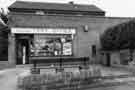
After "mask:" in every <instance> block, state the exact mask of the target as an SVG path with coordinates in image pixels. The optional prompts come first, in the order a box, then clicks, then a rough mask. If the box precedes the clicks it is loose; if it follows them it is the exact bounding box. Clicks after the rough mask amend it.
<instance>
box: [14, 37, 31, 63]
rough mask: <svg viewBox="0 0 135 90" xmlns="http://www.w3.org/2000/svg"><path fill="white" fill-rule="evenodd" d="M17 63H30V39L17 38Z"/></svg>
mask: <svg viewBox="0 0 135 90" xmlns="http://www.w3.org/2000/svg"><path fill="white" fill-rule="evenodd" d="M16 55H17V56H16V60H17V64H29V40H28V39H17V41H16Z"/></svg>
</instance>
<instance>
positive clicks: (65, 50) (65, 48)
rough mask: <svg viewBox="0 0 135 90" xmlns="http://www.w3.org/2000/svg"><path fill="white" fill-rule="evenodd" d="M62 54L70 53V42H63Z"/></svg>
mask: <svg viewBox="0 0 135 90" xmlns="http://www.w3.org/2000/svg"><path fill="white" fill-rule="evenodd" d="M63 55H72V44H71V43H70V42H68V43H64V44H63Z"/></svg>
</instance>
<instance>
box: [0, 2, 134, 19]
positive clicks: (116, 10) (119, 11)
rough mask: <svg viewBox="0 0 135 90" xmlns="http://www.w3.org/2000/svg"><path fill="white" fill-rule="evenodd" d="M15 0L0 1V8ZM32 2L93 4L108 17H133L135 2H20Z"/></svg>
mask: <svg viewBox="0 0 135 90" xmlns="http://www.w3.org/2000/svg"><path fill="white" fill-rule="evenodd" d="M14 1H16V0H0V7H4V8H6V7H8V6H9V5H10V4H12V3H13V2H14ZM20 1H34V2H57V3H68V2H69V1H73V2H74V3H76V4H94V5H96V6H97V7H99V8H101V9H102V10H104V11H105V12H106V16H109V17H135V11H134V10H135V0H20Z"/></svg>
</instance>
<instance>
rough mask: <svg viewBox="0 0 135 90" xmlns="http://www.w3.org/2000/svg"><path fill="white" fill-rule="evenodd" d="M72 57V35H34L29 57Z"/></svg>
mask: <svg viewBox="0 0 135 90" xmlns="http://www.w3.org/2000/svg"><path fill="white" fill-rule="evenodd" d="M64 55H72V35H63V36H54V35H53V36H51V35H50V36H46V35H35V36H34V40H33V42H32V43H31V56H64Z"/></svg>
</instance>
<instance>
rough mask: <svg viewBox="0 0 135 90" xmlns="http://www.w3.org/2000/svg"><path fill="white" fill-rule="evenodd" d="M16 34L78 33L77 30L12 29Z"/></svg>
mask: <svg viewBox="0 0 135 90" xmlns="http://www.w3.org/2000/svg"><path fill="white" fill-rule="evenodd" d="M11 33H15V34H71V35H74V34H75V33H76V30H75V28H19V27H14V28H11Z"/></svg>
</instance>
